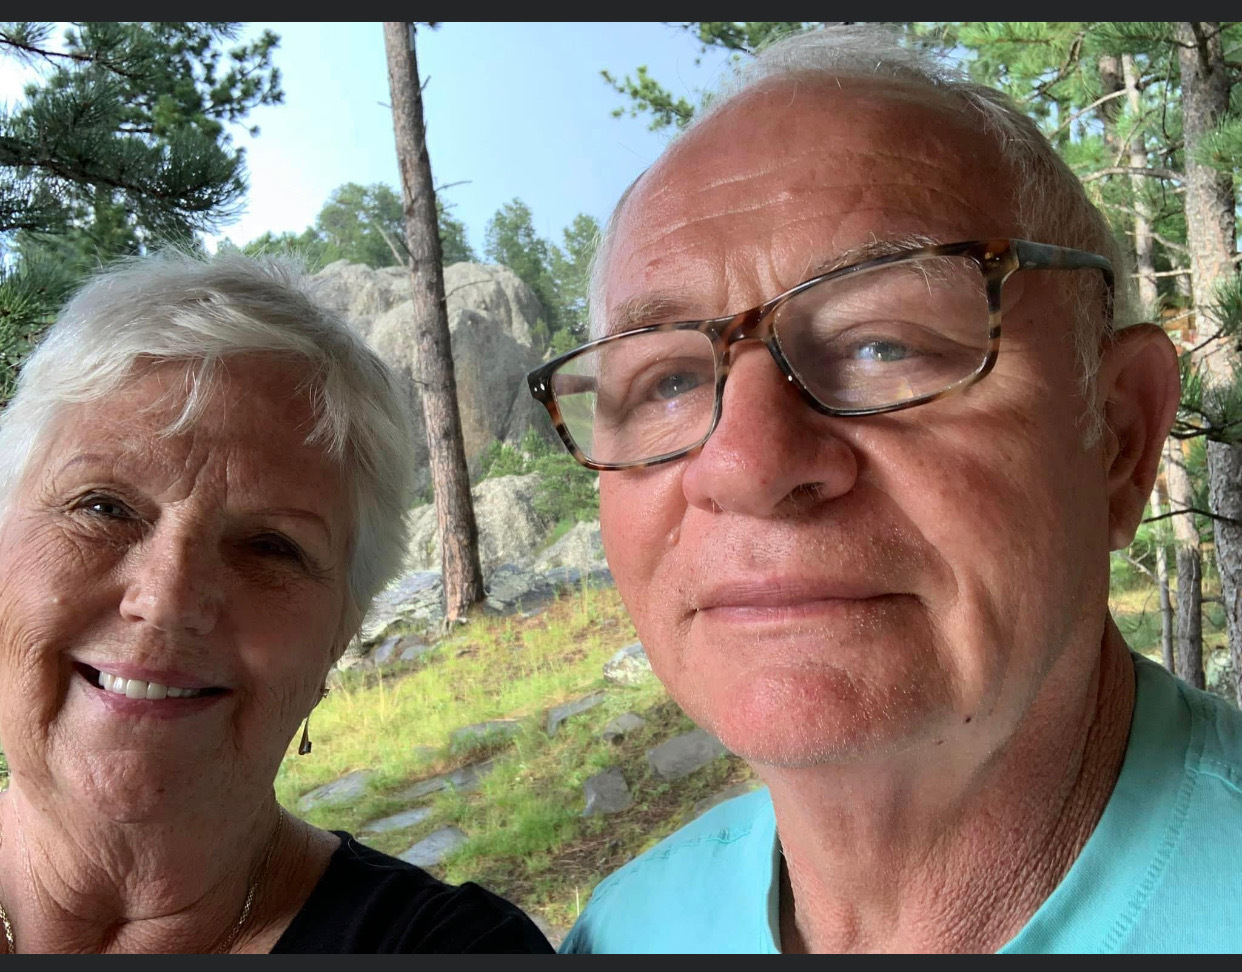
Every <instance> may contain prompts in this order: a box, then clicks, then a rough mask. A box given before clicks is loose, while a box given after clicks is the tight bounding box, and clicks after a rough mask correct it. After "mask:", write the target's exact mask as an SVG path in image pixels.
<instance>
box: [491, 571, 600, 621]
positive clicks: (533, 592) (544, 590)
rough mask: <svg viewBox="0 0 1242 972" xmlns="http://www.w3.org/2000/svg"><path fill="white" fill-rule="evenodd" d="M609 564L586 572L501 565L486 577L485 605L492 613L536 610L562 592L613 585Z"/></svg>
mask: <svg viewBox="0 0 1242 972" xmlns="http://www.w3.org/2000/svg"><path fill="white" fill-rule="evenodd" d="M612 582H613V581H612V574H611V573H610V572H609V570H608V565H607V564H596V565H595V566H593V567H591V568H590V569H589V570H586V571H583V570H580V569H579V568H577V567H555V568H553V569H552V570H550V571H548V572H547V573H543V574H541V573H538V572H537V571H535V570H533V569H532V568H530V567H523V566H521V565H519V564H501V565H500V566H499V567H497V568H496V570H495V571H493V572H492V575H491V577H489V578H488V580H487V600H486V601H484V603H483V606H484V607H485V608H486V609H487V610H488V611H489V612H491V613H492V614H510V613H512V612H514V611H519V610H520V611H528V612H529V611H534V610H538V609H539V608H541V607H543V606H545V605H547V604H548V603H549V602H550V601H552V600H554V599H555V598H556V596H557V594H559V593H560V592H561V591H563V590H567V589H577V588H579V587H580V586H581V585H582V584H586V585H587V586H588V587H610V586H612Z"/></svg>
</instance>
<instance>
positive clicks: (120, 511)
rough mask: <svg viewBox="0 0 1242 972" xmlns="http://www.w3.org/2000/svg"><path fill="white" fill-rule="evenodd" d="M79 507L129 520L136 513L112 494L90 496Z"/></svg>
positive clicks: (88, 511)
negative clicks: (111, 495)
mask: <svg viewBox="0 0 1242 972" xmlns="http://www.w3.org/2000/svg"><path fill="white" fill-rule="evenodd" d="M78 509H79V510H84V511H85V512H87V513H91V514H94V515H95V516H100V517H107V518H108V519H112V520H128V519H132V517H133V515H134V513H133V511H132V510H131V509H130V508H129V507H128V506H126V505H125V504H124V503H122V502H120V501H119V500H114V499H112V498H111V497H110V496H88V497H86V499H84V500H82V501H81V502H80V503H79V504H78Z"/></svg>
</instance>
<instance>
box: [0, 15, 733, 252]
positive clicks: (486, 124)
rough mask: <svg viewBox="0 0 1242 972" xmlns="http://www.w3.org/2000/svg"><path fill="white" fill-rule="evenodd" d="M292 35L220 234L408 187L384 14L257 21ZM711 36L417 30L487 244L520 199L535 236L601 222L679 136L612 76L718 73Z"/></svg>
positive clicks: (668, 79)
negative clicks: (708, 51)
mask: <svg viewBox="0 0 1242 972" xmlns="http://www.w3.org/2000/svg"><path fill="white" fill-rule="evenodd" d="M265 27H266V28H270V29H271V30H273V31H275V32H276V33H277V34H278V35H280V38H281V43H280V48H279V50H278V51H277V52H276V54H275V63H276V64H277V65H278V66H279V67H280V70H281V72H282V74H283V76H284V81H283V86H284V90H285V103H284V104H283V105H280V106H275V107H271V108H261V109H259V110H257V111H255V112H253V113H252V114H251V117H250V119H249V122H250V123H252V124H257V125H258V126H259V127H260V134H259V136H258V137H257V138H250V137H249V136H248V135H246V134H245V133H244V132H242V131H240V130H238V131H235V133H234V137H235V140H236V142H237V144H238V145H241V146H243V147H245V149H246V153H247V159H248V168H249V174H250V193H249V198H248V200H247V205H246V210H245V213H244V214H243V215H242V217H241V219H240V220H239V221H238V222H237V223H235V224H233V225H231V226H229V227H227V228H225V229H224V230H223V232H222V234H221V235H223V236H228V237H229V238H231V239H232V240H233V241H234V242H236V243H245V242H247V241H249V240H251V239H253V238H254V237H256V236H259V235H261V234H262V233H264V232H265V231H268V230H270V231H272V232H274V233H280V232H283V231H285V230H292V231H295V232H300V231H301V230H303V229H304V228H305V227H306V226H307V225H308V224H309V223H311V222H312V221H313V220H314V218H315V215H316V214H317V213H318V212H319V209H320V207H321V206H322V205H323V203H324V201H325V200H326V199H327V197H328V194H329V193H330V192H331V191H332V190H333V189H334V188H335V187H336V186H339V185H341V184H342V183H344V182H359V183H363V184H368V183H373V182H387V183H389V184H390V185H392V186H393V187H394V188H398V187H399V183H398V177H397V165H396V153H395V148H394V143H393V133H392V114H391V112H390V110H389V109H388V107H387V103H388V75H387V70H386V66H385V60H384V44H383V36H382V32H381V28H380V25H379V24H378V23H330V24H323V23H273V24H260V23H255V24H250V25H247V28H246V34H247V35H250V34H252V33H257V32H258V31H260V30H262V29H263V28H265ZM698 56H699V48H698V45H697V44H696V43H695V42H694V40H693V39H692V38H691V37H690V36H688V35H686V34H685V33H684V32H682V31H679V30H676V29H675V28H672V27H668V26H665V25H663V24H659V23H615V24H607V23H590V24H579V23H551V24H547V23H541V24H530V23H497V24H488V23H445V24H443V25H442V26H441V27H440V28H439V29H438V30H435V31H429V30H421V31H420V32H419V35H418V57H419V68H420V72H421V74H422V76H423V78H424V79H429V83H428V85H427V88H426V95H425V101H426V117H427V130H428V144H429V146H430V150H431V164H432V172H433V175H434V177H435V180H436V183H437V184H438V185H447V184H448V183H454V182H465V183H466V184H464V185H457V186H454V187H452V188H449V189H447V190H446V191H445V192H444V198H445V200H446V202H448V203H450V204H451V205H452V206H453V213H454V215H455V216H457V217H458V218H459V219H461V220H462V221H463V222H465V224H466V228H467V232H468V233H469V236H470V241H471V243H472V244H473V245H474V247H475V249H476V250H478V251H480V252H481V251H482V248H483V233H484V228H485V226H486V225H487V221H488V219H489V218H490V217H491V215H492V214H493V213H494V212H495V211H496V210H497V209H498V208H499V207H500V205H501V204H502V203H505V202H507V201H508V200H510V199H512V198H514V197H515V196H517V197H520V198H522V199H523V200H524V201H525V202H526V203H527V205H529V206H530V208H531V210H532V212H533V213H534V217H535V224H536V229H537V230H538V231H539V232H540V233H541V234H542V235H543V236H545V237H548V238H552V239H556V240H559V239H560V231H561V228H562V227H564V226H566V225H567V224H568V223H569V222H570V220H572V219H573V217H574V216H575V215H576V214H577V213H579V212H585V213H590V214H591V215H594V216H596V217H597V218H599V219H600V220H601V221H602V220H603V218H604V217H606V216H607V214H608V212H609V211H610V210H611V208H612V205H613V203H614V202H615V201H616V199H617V197H618V196H619V195H620V194H621V192H622V191H623V190H624V188H625V187H626V186H627V185H628V184H629V183H630V182H631V181H632V180H633V179H634V178H635V177H636V176H637V175H638V174H639V173H640V172H641V171H642V170H643V168H645V167H646V166H647V165H649V164H650V163H651V162H652V161H653V160H654V159H655V158H656V157H657V156H658V155H659V153H660V151H661V149H662V148H663V147H664V145H665V144H666V142H667V138H668V136H667V135H666V134H653V133H651V132H649V131H647V122H646V120H644V119H641V118H639V119H632V118H628V117H627V118H623V119H615V118H613V117H612V116H611V111H612V109H613V108H615V107H617V106H619V105H620V104H621V103H622V99H621V96H620V95H618V94H616V93H615V92H614V91H613V90H612V89H611V88H609V87H608V85H607V84H605V83H604V81H603V80H602V79H601V78H600V73H599V72H600V70H601V69H603V68H607V69H608V70H610V71H612V72H613V73H614V74H616V75H623V74H626V73H632V72H633V70H634V68H636V67H637V66H638V65H640V64H646V65H647V66H648V67H649V68H650V70H651V73H652V75H653V76H654V77H656V78H658V79H660V80H661V81H663V82H664V83H665V84H666V85H667V86H669V87H670V88H671V89H672V90H673V91H674V92H675V93H676V94H683V95H689V94H691V93H692V92H693V91H694V90H695V89H699V88H703V87H708V86H710V85H711V83H712V82H713V81H714V80H715V79H716V78H717V77H718V75H719V72H720V68H721V66H722V65H723V64H724V58H723V57H722V56H721V55H720V54H713V55H712V56H709V57H706V58H704V60H703V64H702V65H701V66H700V65H696V64H695V60H696V58H697V57H698ZM25 77H28V72H23V71H21V70H19V69H17V68H16V66H15V65H13V64H11V63H0V100H3V101H6V102H9V103H10V104H11V103H12V102H13V101H14V100H15V99H17V98H19V97H20V94H21V85H22V82H23V80H24V79H25Z"/></svg>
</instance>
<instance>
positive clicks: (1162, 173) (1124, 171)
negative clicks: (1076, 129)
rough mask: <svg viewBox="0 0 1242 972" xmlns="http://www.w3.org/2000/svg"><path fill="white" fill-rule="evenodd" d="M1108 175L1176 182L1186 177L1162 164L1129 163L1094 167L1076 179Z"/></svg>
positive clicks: (1091, 179)
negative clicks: (1091, 170) (1143, 165)
mask: <svg viewBox="0 0 1242 972" xmlns="http://www.w3.org/2000/svg"><path fill="white" fill-rule="evenodd" d="M1110 175H1125V176H1146V177H1147V178H1150V179H1168V180H1170V181H1171V182H1178V183H1180V182H1182V181H1183V180H1184V179H1185V178H1186V177H1185V175H1183V174H1182V173H1180V172H1175V171H1174V170H1173V169H1166V168H1164V167H1162V166H1148V167H1147V168H1145V169H1144V168H1139V167H1135V166H1129V165H1110V166H1108V168H1105V169H1096V170H1095V171H1094V172H1089V173H1087V174H1086V175H1082V176H1079V177H1078V179H1079V181H1080V182H1095V180H1096V179H1103V178H1104V177H1105V176H1110ZM1174 191H1179V190H1174Z"/></svg>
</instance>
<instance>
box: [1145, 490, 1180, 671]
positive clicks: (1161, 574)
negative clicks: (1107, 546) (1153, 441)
mask: <svg viewBox="0 0 1242 972" xmlns="http://www.w3.org/2000/svg"><path fill="white" fill-rule="evenodd" d="M1164 508H1165V503H1164V490H1163V489H1162V488H1161V486H1160V482H1159V480H1157V482H1156V485H1155V487H1154V488H1153V489H1152V491H1151V515H1152V516H1163V515H1164V512H1165V509H1164ZM1156 590H1157V591H1158V592H1159V594H1160V657H1161V659H1162V660H1163V661H1164V667H1165V668H1167V669H1168V670H1169V671H1170V672H1173V673H1174V674H1176V673H1177V666H1176V663H1175V662H1174V657H1173V605H1172V604H1170V603H1169V553H1168V551H1167V550H1166V549H1165V547H1164V544H1163V543H1161V542H1160V541H1159V540H1157V541H1156Z"/></svg>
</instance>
